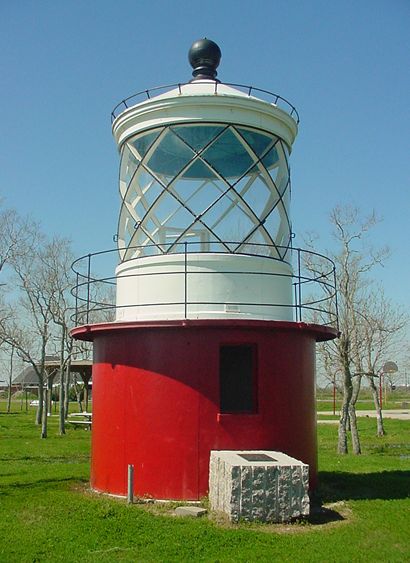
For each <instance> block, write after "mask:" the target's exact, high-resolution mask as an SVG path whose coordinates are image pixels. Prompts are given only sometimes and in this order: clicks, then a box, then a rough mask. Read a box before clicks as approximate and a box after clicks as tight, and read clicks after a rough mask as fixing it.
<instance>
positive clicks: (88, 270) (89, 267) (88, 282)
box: [86, 254, 91, 324]
mask: <svg viewBox="0 0 410 563" xmlns="http://www.w3.org/2000/svg"><path fill="white" fill-rule="evenodd" d="M90 276H91V254H89V255H88V267H87V323H86V324H88V321H89V318H90V317H89V315H90Z"/></svg>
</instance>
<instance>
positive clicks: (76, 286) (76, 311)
mask: <svg viewBox="0 0 410 563" xmlns="http://www.w3.org/2000/svg"><path fill="white" fill-rule="evenodd" d="M75 275H76V278H75V317H74V318H75V326H77V325H78V272H76V274H75Z"/></svg>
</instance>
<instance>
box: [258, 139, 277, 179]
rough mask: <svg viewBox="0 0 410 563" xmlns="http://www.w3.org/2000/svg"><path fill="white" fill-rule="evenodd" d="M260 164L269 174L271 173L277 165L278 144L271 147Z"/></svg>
mask: <svg viewBox="0 0 410 563" xmlns="http://www.w3.org/2000/svg"><path fill="white" fill-rule="evenodd" d="M262 163H263V165H264V166H265V168H266V169H267V170H269V171H270V172H271V171H272V169H274V168H275V167H277V166H278V165H279V154H278V144H276V145H275V146H274V147H272V148H271V149H270V150H269V152H268V153H267V154H266V155H265V156H264V157H263V158H262ZM271 175H272V172H271Z"/></svg>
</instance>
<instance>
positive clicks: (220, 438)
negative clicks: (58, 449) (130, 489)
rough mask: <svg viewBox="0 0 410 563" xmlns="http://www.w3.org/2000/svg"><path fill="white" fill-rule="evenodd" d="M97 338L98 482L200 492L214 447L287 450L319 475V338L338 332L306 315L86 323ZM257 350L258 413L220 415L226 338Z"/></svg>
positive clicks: (177, 493) (156, 493) (86, 333)
mask: <svg viewBox="0 0 410 563" xmlns="http://www.w3.org/2000/svg"><path fill="white" fill-rule="evenodd" d="M73 335H74V336H75V337H76V338H83V339H89V340H93V341H94V366H93V433H92V460H91V486H92V487H93V488H94V489H96V490H99V491H104V492H107V493H113V494H119V495H126V494H127V466H128V464H133V465H134V467H135V490H134V493H135V494H136V495H141V496H143V495H150V496H153V497H154V498H162V499H184V500H196V499H199V498H201V497H202V496H204V495H205V494H206V493H207V490H208V469H209V452H210V450H212V449H269V450H280V451H283V452H286V453H288V454H290V455H291V456H294V457H296V458H297V459H300V460H302V461H304V462H306V463H309V465H310V472H311V486H312V487H314V486H315V483H316V473H317V465H316V450H317V448H316V417H315V342H316V340H324V339H329V338H334V337H335V335H336V332H335V331H334V330H332V329H325V328H324V327H315V325H303V323H284V322H275V321H270V322H269V321H267V322H259V321H253V322H252V321H251V322H246V321H238V322H235V321H197V322H195V321H189V322H186V321H184V322H182V321H181V322H178V321H175V322H170V323H166V322H163V323H151V324H149V323H140V324H139V323H128V324H127V323H122V324H120V323H118V324H117V323H116V324H108V325H107V324H106V325H91V326H89V327H78V328H77V329H75V330H74V331H73ZM232 344H253V345H255V346H256V348H257V394H258V397H257V402H258V412H257V413H255V414H220V413H219V350H220V347H221V345H232Z"/></svg>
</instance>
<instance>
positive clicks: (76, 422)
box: [67, 412, 93, 430]
mask: <svg viewBox="0 0 410 563" xmlns="http://www.w3.org/2000/svg"><path fill="white" fill-rule="evenodd" d="M92 418H93V413H92V412H73V413H71V414H69V415H68V417H67V422H68V424H71V425H72V426H74V428H78V427H79V426H83V427H84V428H85V429H86V430H91V423H92Z"/></svg>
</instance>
